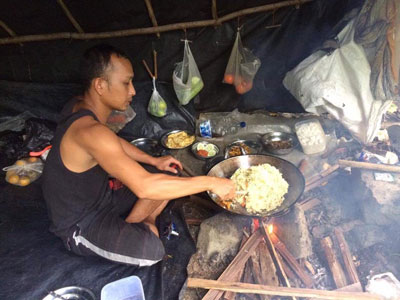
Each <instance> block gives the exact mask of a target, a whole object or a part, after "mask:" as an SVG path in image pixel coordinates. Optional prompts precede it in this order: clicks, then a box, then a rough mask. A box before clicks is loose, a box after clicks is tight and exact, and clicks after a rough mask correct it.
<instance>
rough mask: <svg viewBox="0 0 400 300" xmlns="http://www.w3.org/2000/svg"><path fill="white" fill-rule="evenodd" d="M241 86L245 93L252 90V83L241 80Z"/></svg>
mask: <svg viewBox="0 0 400 300" xmlns="http://www.w3.org/2000/svg"><path fill="white" fill-rule="evenodd" d="M241 85H243V86H244V87H245V89H246V92H248V91H250V90H251V89H252V88H253V82H251V81H246V80H243V81H242V83H241Z"/></svg>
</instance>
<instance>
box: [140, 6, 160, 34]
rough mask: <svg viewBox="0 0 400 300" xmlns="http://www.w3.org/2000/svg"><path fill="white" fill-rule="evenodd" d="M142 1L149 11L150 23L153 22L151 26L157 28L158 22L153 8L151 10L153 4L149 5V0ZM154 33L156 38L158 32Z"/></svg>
mask: <svg viewBox="0 0 400 300" xmlns="http://www.w3.org/2000/svg"><path fill="white" fill-rule="evenodd" d="M144 2H145V3H146V7H147V11H148V12H149V17H150V20H151V23H152V24H153V26H154V27H155V28H157V27H158V23H157V19H156V16H155V15H154V10H153V6H152V5H151V1H150V0H144ZM156 35H157V37H158V38H160V32H158V31H157V33H156Z"/></svg>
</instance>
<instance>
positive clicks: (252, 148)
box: [225, 140, 261, 158]
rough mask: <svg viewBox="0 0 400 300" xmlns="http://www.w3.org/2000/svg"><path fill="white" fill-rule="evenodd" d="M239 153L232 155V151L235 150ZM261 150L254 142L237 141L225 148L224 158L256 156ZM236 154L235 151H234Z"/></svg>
mask: <svg viewBox="0 0 400 300" xmlns="http://www.w3.org/2000/svg"><path fill="white" fill-rule="evenodd" d="M236 147H237V149H238V150H239V153H236V155H232V153H231V152H232V149H234V148H236ZM260 150H261V145H260V144H259V143H258V142H256V141H250V140H238V141H235V142H233V143H231V144H229V145H228V146H226V147H225V158H229V157H234V156H238V155H251V154H258V153H259V152H260ZM235 152H236V151H235Z"/></svg>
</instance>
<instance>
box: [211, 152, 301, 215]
mask: <svg viewBox="0 0 400 300" xmlns="http://www.w3.org/2000/svg"><path fill="white" fill-rule="evenodd" d="M266 163H268V164H270V165H272V166H274V167H275V168H277V169H278V170H279V171H280V172H281V173H282V176H283V178H284V179H285V180H286V181H287V182H288V184H289V190H288V192H287V193H286V195H285V196H284V200H283V203H282V204H281V205H280V206H278V207H277V208H275V209H273V210H271V211H268V212H263V213H260V214H252V213H250V212H248V211H247V210H246V209H245V208H243V207H241V206H240V205H237V206H235V207H233V206H231V207H230V208H229V209H227V208H226V207H224V206H223V205H222V204H221V203H220V201H219V199H218V197H217V196H216V195H215V194H212V193H210V192H208V195H209V196H210V198H211V199H212V200H213V201H214V202H215V203H217V204H218V205H219V206H221V207H222V208H224V209H226V210H228V211H230V212H233V213H237V214H241V215H247V216H260V217H267V216H274V215H279V214H282V213H284V212H286V211H287V210H288V209H289V208H290V207H291V206H292V205H293V204H294V203H296V201H297V200H298V199H299V198H300V196H301V195H302V194H303V191H304V187H305V181H304V177H303V175H302V174H301V172H300V171H299V169H298V168H297V167H296V166H295V165H293V164H292V163H290V162H288V161H286V160H284V159H281V158H279V157H275V156H270V155H242V156H235V157H231V158H228V159H225V160H223V161H221V162H219V163H217V164H216V165H215V166H214V167H212V168H211V170H210V171H209V172H208V173H207V175H208V176H215V177H225V178H230V177H231V176H232V175H233V173H235V171H236V170H237V169H239V168H241V167H243V168H248V167H251V166H257V165H261V164H266Z"/></svg>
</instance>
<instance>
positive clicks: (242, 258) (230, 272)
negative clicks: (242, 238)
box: [202, 230, 263, 300]
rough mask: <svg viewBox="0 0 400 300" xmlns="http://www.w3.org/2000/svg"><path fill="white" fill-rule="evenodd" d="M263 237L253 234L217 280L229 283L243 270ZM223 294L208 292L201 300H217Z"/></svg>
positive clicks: (213, 291)
mask: <svg viewBox="0 0 400 300" xmlns="http://www.w3.org/2000/svg"><path fill="white" fill-rule="evenodd" d="M262 238H263V236H262V233H261V231H260V230H257V231H256V232H254V233H253V234H252V235H251V236H250V238H249V239H248V240H247V241H246V243H245V244H244V245H243V247H242V248H241V249H240V250H239V252H238V254H237V255H236V256H235V258H234V259H233V260H232V262H231V263H230V264H229V266H228V267H227V268H226V269H225V271H224V272H222V274H221V276H219V278H218V280H220V281H229V280H232V278H235V275H236V274H237V272H238V271H239V270H240V269H242V268H244V265H245V263H246V261H247V260H248V259H249V257H250V255H251V253H252V252H253V251H254V250H255V249H256V248H257V246H258V244H259V243H260V242H261V240H262ZM222 294H223V291H215V290H210V291H208V293H207V294H206V295H205V296H204V297H203V298H202V299H203V300H211V299H212V300H217V299H219V298H220V297H221V296H222Z"/></svg>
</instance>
